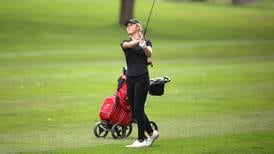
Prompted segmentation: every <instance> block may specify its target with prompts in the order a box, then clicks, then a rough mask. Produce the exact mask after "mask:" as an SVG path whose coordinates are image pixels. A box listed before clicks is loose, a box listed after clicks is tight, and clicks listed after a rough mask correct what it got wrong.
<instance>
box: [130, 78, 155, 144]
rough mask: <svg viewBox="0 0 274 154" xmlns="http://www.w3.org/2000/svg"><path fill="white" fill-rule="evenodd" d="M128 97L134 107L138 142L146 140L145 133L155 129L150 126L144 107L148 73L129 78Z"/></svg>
mask: <svg viewBox="0 0 274 154" xmlns="http://www.w3.org/2000/svg"><path fill="white" fill-rule="evenodd" d="M126 83H127V95H128V99H129V103H130V105H131V107H132V111H133V116H134V118H136V120H137V125H138V140H144V139H146V136H145V131H146V132H147V133H148V134H150V133H152V132H153V129H152V128H151V126H150V123H149V120H148V117H147V116H146V114H145V111H144V107H145V102H146V98H147V94H148V88H149V75H148V73H146V74H144V75H141V76H138V77H130V76H128V77H127V82H126Z"/></svg>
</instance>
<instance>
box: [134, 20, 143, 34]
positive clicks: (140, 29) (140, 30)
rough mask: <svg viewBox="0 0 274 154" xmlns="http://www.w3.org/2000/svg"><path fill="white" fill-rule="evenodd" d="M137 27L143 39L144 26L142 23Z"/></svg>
mask: <svg viewBox="0 0 274 154" xmlns="http://www.w3.org/2000/svg"><path fill="white" fill-rule="evenodd" d="M136 25H137V26H138V27H139V35H140V36H141V37H143V33H142V31H143V27H142V25H141V24H140V23H136Z"/></svg>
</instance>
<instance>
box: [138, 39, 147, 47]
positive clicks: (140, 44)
mask: <svg viewBox="0 0 274 154" xmlns="http://www.w3.org/2000/svg"><path fill="white" fill-rule="evenodd" d="M139 46H140V47H141V48H142V49H145V48H147V45H146V41H145V40H141V41H140V42H139Z"/></svg>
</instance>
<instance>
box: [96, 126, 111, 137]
mask: <svg viewBox="0 0 274 154" xmlns="http://www.w3.org/2000/svg"><path fill="white" fill-rule="evenodd" d="M93 132H94V135H95V136H96V137H106V136H107V135H108V130H107V128H106V126H105V125H104V124H103V123H102V122H97V123H96V125H95V127H94V128H93Z"/></svg>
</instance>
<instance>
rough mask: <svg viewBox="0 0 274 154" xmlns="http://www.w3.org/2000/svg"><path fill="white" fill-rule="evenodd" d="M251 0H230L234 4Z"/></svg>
mask: <svg viewBox="0 0 274 154" xmlns="http://www.w3.org/2000/svg"><path fill="white" fill-rule="evenodd" d="M251 1H253V0H232V4H234V5H241V4H245V3H248V2H251Z"/></svg>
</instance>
